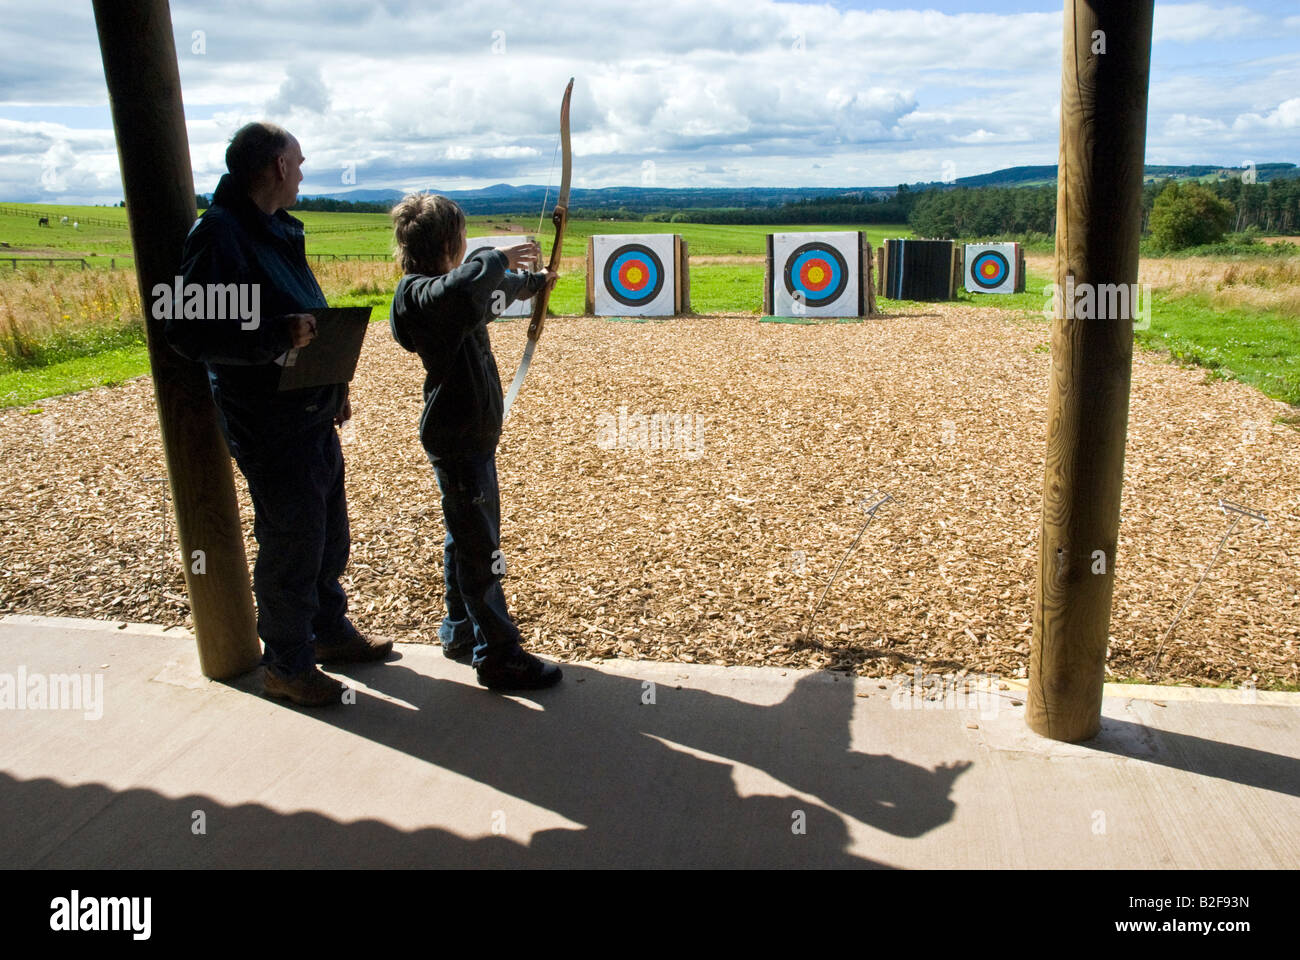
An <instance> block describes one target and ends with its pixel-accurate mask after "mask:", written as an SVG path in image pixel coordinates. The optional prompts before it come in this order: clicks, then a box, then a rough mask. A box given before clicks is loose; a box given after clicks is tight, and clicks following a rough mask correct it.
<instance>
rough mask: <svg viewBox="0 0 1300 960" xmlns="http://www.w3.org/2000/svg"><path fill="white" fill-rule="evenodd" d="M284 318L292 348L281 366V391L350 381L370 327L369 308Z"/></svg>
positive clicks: (327, 310)
mask: <svg viewBox="0 0 1300 960" xmlns="http://www.w3.org/2000/svg"><path fill="white" fill-rule="evenodd" d="M286 319H287V320H288V326H289V335H290V337H292V343H293V347H292V348H291V349H290V350H289V352H288V353H287V354H286V355H285V357H284V362H283V364H282V365H281V366H282V367H283V369H282V370H281V372H280V390H301V389H304V388H306V387H321V386H328V385H331V384H336V383H343V384H346V383H350V382H351V381H352V377H353V375H354V374H355V373H356V371H357V359H358V358H359V357H360V356H361V344H362V341H363V340H364V339H365V336H366V328H367V327H369V326H370V308H369V307H322V308H320V309H319V310H313V311H312V312H311V313H291V314H289V315H288V316H287V318H286ZM345 419H346V418H345Z"/></svg>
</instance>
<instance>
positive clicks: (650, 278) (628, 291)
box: [592, 233, 676, 317]
mask: <svg viewBox="0 0 1300 960" xmlns="http://www.w3.org/2000/svg"><path fill="white" fill-rule="evenodd" d="M592 259H593V265H594V268H595V270H594V279H595V290H594V293H595V308H596V316H598V317H609V316H623V315H631V316H642V317H645V316H653V317H667V316H672V315H673V313H674V312H675V311H674V309H673V302H674V297H673V293H674V289H675V286H676V275H675V272H674V271H675V269H676V265H675V262H674V251H673V235H672V234H671V233H662V234H649V235H645V236H628V235H622V236H597V237H593V238H592Z"/></svg>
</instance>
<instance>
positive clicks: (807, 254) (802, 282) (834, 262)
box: [785, 242, 849, 308]
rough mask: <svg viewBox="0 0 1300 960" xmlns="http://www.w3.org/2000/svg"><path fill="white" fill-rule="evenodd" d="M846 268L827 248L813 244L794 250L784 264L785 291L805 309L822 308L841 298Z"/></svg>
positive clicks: (840, 257) (846, 279) (840, 256)
mask: <svg viewBox="0 0 1300 960" xmlns="http://www.w3.org/2000/svg"><path fill="white" fill-rule="evenodd" d="M848 283H849V265H848V263H847V262H845V259H844V254H842V253H840V251H839V250H837V249H835V247H833V246H831V245H830V244H826V243H820V242H814V243H805V244H804V245H803V246H800V247H796V248H795V249H794V250H793V251H792V252H791V254H790V256H789V257H788V258H787V259H786V261H785V289H786V292H787V293H788V294H790V296H791V298H792V299H794V300H795V301H796V302H800V303H802V304H803V305H804V306H805V307H812V308H817V307H824V306H826V305H827V304H830V303H834V302H835V301H836V300H838V299H839V298H840V297H842V296H843V295H844V290H845V288H846V287H847V286H848Z"/></svg>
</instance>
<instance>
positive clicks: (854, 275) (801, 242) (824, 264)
mask: <svg viewBox="0 0 1300 960" xmlns="http://www.w3.org/2000/svg"><path fill="white" fill-rule="evenodd" d="M861 256H862V254H861V253H860V251H859V249H858V235H857V234H856V233H774V234H772V276H771V277H770V278H769V282H770V283H771V284H772V313H773V314H774V315H775V316H778V317H856V316H859V315H860V314H861V312H862V308H861V306H860V303H859V301H860V299H861V280H860V276H861V273H862V265H861V262H860V258H861Z"/></svg>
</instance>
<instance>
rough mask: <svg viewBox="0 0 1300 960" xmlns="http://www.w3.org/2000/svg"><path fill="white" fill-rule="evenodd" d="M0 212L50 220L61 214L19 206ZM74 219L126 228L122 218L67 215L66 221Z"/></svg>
mask: <svg viewBox="0 0 1300 960" xmlns="http://www.w3.org/2000/svg"><path fill="white" fill-rule="evenodd" d="M0 214H7V215H8V216H11V217H31V218H32V219H34V220H51V221H55V222H57V221H58V219H59V218H60V217H61V216H63V215H62V214H59V213H52V212H50V211H41V210H23V209H22V208H20V207H0ZM74 220H75V221H76V222H77V223H79V224H86V225H89V226H94V227H117V228H119V229H121V230H125V229H126V223H125V221H122V220H105V219H103V218H102V217H82V216H75V217H74V216H72V215H71V214H69V215H68V223H72V222H73V221H74Z"/></svg>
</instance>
